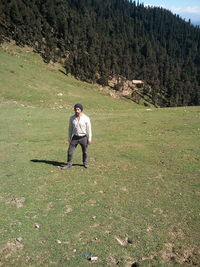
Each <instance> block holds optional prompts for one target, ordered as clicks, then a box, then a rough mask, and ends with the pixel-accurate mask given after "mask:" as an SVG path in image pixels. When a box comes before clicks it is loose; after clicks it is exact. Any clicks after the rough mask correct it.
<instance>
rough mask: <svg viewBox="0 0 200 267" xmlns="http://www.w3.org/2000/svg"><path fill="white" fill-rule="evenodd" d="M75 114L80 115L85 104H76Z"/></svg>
mask: <svg viewBox="0 0 200 267" xmlns="http://www.w3.org/2000/svg"><path fill="white" fill-rule="evenodd" d="M74 111H75V114H76V115H77V116H78V115H79V114H80V113H81V112H82V111H83V106H82V105H81V104H76V105H74Z"/></svg>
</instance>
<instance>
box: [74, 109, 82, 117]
mask: <svg viewBox="0 0 200 267" xmlns="http://www.w3.org/2000/svg"><path fill="white" fill-rule="evenodd" d="M74 111H75V114H76V116H78V115H79V114H81V109H80V108H75V109H74Z"/></svg>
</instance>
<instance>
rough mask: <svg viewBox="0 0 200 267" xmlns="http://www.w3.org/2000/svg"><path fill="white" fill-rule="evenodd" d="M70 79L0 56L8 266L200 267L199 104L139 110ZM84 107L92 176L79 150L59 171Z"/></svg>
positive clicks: (1, 204) (17, 53)
mask: <svg viewBox="0 0 200 267" xmlns="http://www.w3.org/2000/svg"><path fill="white" fill-rule="evenodd" d="M61 71H62V69H59V66H48V65H46V64H44V63H43V62H42V60H41V59H40V57H39V56H38V55H35V54H34V53H32V52H30V51H29V49H28V48H23V49H22V48H17V47H16V46H14V45H12V44H5V45H4V46H3V48H1V50H0V90H1V96H0V101H1V104H0V114H1V115H0V125H1V131H0V142H1V146H0V149H1V150H0V155H1V158H0V165H1V170H0V266H6V267H7V266H16V267H23V266H81V267H82V266H90V265H93V264H94V265H96V266H125V267H128V266H192V265H194V266H195V265H196V266H199V265H200V227H199V221H200V208H199V207H200V205H199V198H200V179H199V178H200V149H199V147H200V123H199V121H200V120H199V119H200V107H183V108H164V109H155V108H146V107H142V106H138V105H136V104H134V103H132V102H129V101H128V100H125V99H114V98H111V97H110V96H108V95H106V93H104V92H102V91H100V90H99V89H98V87H97V86H96V85H89V84H87V83H83V82H80V81H77V80H75V79H74V78H73V77H68V76H66V75H64V74H63V73H62V72H61ZM77 102H80V103H82V104H83V105H84V107H85V113H86V114H87V115H89V116H90V118H91V121H92V126H93V143H92V145H91V146H90V147H89V149H88V153H89V160H90V168H89V169H85V168H83V167H81V166H79V165H78V164H81V163H82V162H81V149H80V147H79V148H77V150H76V152H75V156H74V163H75V164H77V165H75V166H73V168H71V169H69V170H65V171H62V170H60V169H59V166H61V165H62V164H63V163H64V162H65V161H66V149H67V146H66V144H65V141H66V139H67V126H68V119H69V116H70V115H71V114H72V113H73V105H74V104H75V103H77ZM84 254H88V255H90V256H96V257H98V260H97V261H95V262H93V261H89V260H88V258H87V257H85V256H84Z"/></svg>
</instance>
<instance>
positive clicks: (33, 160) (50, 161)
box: [30, 159, 84, 167]
mask: <svg viewBox="0 0 200 267" xmlns="http://www.w3.org/2000/svg"><path fill="white" fill-rule="evenodd" d="M30 161H31V162H34V163H45V164H49V165H53V166H56V167H63V166H65V165H66V162H60V161H53V160H44V159H31V160H30ZM72 166H80V167H84V165H83V164H72Z"/></svg>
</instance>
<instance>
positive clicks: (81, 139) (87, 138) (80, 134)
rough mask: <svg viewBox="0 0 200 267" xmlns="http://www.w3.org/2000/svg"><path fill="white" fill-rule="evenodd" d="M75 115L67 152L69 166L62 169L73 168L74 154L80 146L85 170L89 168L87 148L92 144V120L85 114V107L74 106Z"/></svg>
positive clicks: (70, 125) (72, 118)
mask: <svg viewBox="0 0 200 267" xmlns="http://www.w3.org/2000/svg"><path fill="white" fill-rule="evenodd" d="M74 112H75V114H74V115H73V116H71V117H70V120H69V140H68V142H69V148H68V151H67V165H65V166H64V167H62V169H68V168H71V167H72V162H73V153H74V150H75V148H76V147H77V145H78V144H80V146H81V148H82V159H83V165H84V167H85V168H88V167H89V165H88V157H87V146H88V144H89V145H90V144H91V143H92V128H91V123H90V118H89V117H88V116H86V115H85V114H84V113H83V106H82V105H81V104H76V105H75V106H74Z"/></svg>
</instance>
